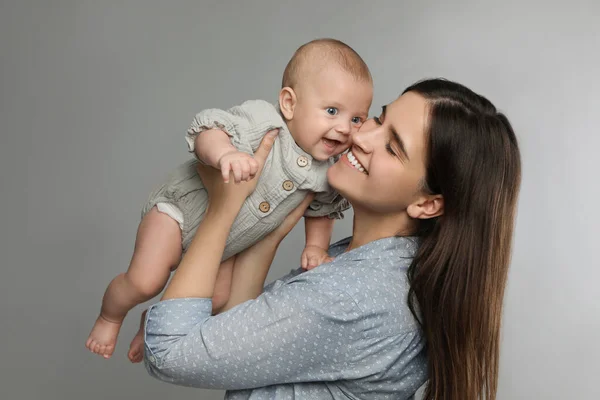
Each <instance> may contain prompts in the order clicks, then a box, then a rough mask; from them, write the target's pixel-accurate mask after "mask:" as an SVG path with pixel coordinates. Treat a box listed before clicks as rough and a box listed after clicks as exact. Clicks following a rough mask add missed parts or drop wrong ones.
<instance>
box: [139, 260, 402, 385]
mask: <svg viewBox="0 0 600 400" xmlns="http://www.w3.org/2000/svg"><path fill="white" fill-rule="evenodd" d="M204 300H206V299H194V298H188V299H172V300H168V301H162V302H160V303H158V304H155V305H153V306H152V307H150V309H149V310H148V314H147V319H146V336H145V344H146V347H145V349H146V354H145V355H146V363H145V365H146V368H147V370H148V372H149V374H150V375H151V376H153V377H155V378H157V379H160V380H162V381H165V382H169V383H174V384H178V385H184V386H192V387H202V388H210V389H249V388H255V387H261V386H269V385H274V384H283V383H296V382H315V381H335V380H343V379H349V378H350V376H351V375H352V374H353V368H354V367H353V363H354V362H357V361H359V360H361V359H362V357H363V355H364V353H365V351H364V349H365V348H367V349H368V348H371V347H372V346H368V343H365V342H364V341H363V340H362V337H363V336H364V332H365V331H366V330H367V328H366V327H365V318H364V315H363V314H362V313H361V312H360V311H359V308H358V307H357V305H356V303H355V302H354V301H353V299H352V298H351V297H350V296H349V295H348V294H347V293H346V292H344V291H340V290H338V289H336V288H334V287H333V286H332V285H330V284H329V283H328V282H324V281H323V280H322V279H321V277H320V276H319V274H315V273H313V272H312V271H311V272H307V273H304V274H300V275H299V276H297V277H295V278H293V279H291V280H289V281H287V282H279V283H278V284H277V285H275V287H274V288H273V289H272V290H271V291H269V292H264V293H262V294H261V295H259V296H258V297H257V298H256V299H254V300H249V301H245V302H243V303H242V304H239V305H237V306H236V307H234V308H232V309H230V310H229V311H227V312H224V313H221V314H219V315H216V316H211V315H210V314H211V307H210V303H206V302H204ZM386 340H387V339H386ZM390 340H391V339H390Z"/></svg>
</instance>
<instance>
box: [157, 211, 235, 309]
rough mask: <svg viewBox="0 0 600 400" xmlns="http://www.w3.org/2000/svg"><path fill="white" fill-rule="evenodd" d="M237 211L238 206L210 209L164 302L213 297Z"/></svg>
mask: <svg viewBox="0 0 600 400" xmlns="http://www.w3.org/2000/svg"><path fill="white" fill-rule="evenodd" d="M234 210H239V207H237V208H236V205H235V204H225V203H223V204H221V205H218V206H215V207H210V206H209V208H208V210H207V211H206V213H205V215H204V219H203V220H202V221H201V222H200V225H199V226H198V230H197V232H196V235H195V236H194V239H193V240H192V243H191V244H190V247H189V249H188V251H187V253H186V254H185V255H184V256H183V259H182V260H181V262H180V263H179V267H178V268H177V270H176V271H175V274H174V275H173V279H171V282H170V283H169V285H168V286H167V289H166V290H165V293H164V295H163V297H162V300H167V299H174V298H183V297H204V298H212V296H213V291H214V287H215V281H216V278H217V272H218V270H219V265H220V264H221V258H222V257H223V251H224V249H225V243H226V241H227V236H228V235H229V231H230V229H231V225H232V224H233V221H234V220H235V217H236V215H237V213H234Z"/></svg>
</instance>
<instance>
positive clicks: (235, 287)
mask: <svg viewBox="0 0 600 400" xmlns="http://www.w3.org/2000/svg"><path fill="white" fill-rule="evenodd" d="M314 197H315V195H314V193H313V194H309V195H307V196H306V198H305V199H304V200H303V201H302V203H301V204H300V205H299V206H298V207H296V209H295V210H294V211H292V212H291V213H290V214H289V215H288V216H287V217H286V219H285V220H284V221H283V223H282V224H281V225H279V227H278V228H277V229H276V230H274V231H273V232H271V233H270V234H268V235H267V236H266V237H265V238H264V239H263V240H261V241H260V242H258V243H256V244H255V245H253V246H252V247H249V248H248V249H246V250H244V251H242V252H241V253H240V254H238V255H237V257H236V259H235V265H234V267H233V278H232V281H231V294H230V296H229V300H228V301H227V303H226V304H225V305H224V306H223V308H222V309H221V310H220V312H224V311H227V310H229V309H230V308H232V307H235V306H237V305H238V304H241V303H243V302H245V301H247V300H251V299H255V298H256V297H258V295H260V294H261V293H262V291H263V287H264V284H265V279H266V277H267V273H268V272H269V268H270V267H271V263H272V262H273V258H274V257H275V252H276V251H277V248H278V247H279V244H280V243H281V241H282V240H283V238H285V236H287V234H288V233H289V232H290V231H291V230H292V228H293V227H294V226H295V225H296V224H297V223H298V221H299V220H300V218H302V215H303V214H304V211H305V210H306V208H307V207H308V205H309V204H310V202H311V201H312V200H313V198H314Z"/></svg>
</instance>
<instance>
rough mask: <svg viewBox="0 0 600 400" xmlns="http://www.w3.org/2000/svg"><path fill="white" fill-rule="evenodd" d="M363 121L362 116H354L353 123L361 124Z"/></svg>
mask: <svg viewBox="0 0 600 400" xmlns="http://www.w3.org/2000/svg"><path fill="white" fill-rule="evenodd" d="M361 122H362V120H361V118H360V117H354V118H352V123H353V124H360V123H361Z"/></svg>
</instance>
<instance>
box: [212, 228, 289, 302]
mask: <svg viewBox="0 0 600 400" xmlns="http://www.w3.org/2000/svg"><path fill="white" fill-rule="evenodd" d="M278 245H279V242H278V241H275V240H270V239H269V238H266V239H263V240H262V241H260V242H258V243H256V244H255V245H254V246H252V247H249V248H248V249H246V250H244V251H243V252H241V253H240V254H238V255H237V257H236V259H235V264H234V266H233V277H232V280H231V294H230V295H229V300H227V303H226V304H225V306H223V308H221V310H220V311H219V313H221V312H223V311H227V310H229V309H230V308H233V307H235V306H237V305H238V304H241V303H243V302H245V301H248V300H251V299H255V298H256V297H258V296H259V295H260V294H261V293H262V290H263V286H264V284H265V279H266V278H267V273H268V272H269V268H270V267H271V263H272V262H273V258H275V252H276V251H277V247H278Z"/></svg>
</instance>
